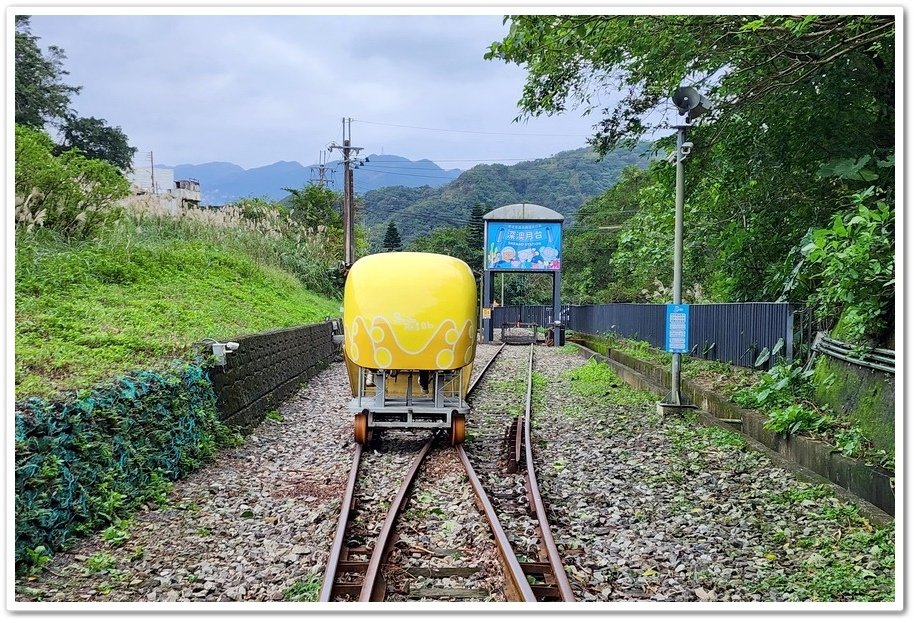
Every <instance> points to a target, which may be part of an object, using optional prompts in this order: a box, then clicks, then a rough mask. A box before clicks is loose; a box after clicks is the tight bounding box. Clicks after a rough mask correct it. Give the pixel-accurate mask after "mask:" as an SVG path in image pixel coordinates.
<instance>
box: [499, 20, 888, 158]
mask: <svg viewBox="0 0 916 623" xmlns="http://www.w3.org/2000/svg"><path fill="white" fill-rule="evenodd" d="M507 20H511V22H512V26H511V28H510V31H509V35H508V36H506V38H505V39H503V40H502V41H499V42H495V43H493V44H492V45H491V46H490V49H489V51H488V52H487V53H486V54H485V58H488V59H494V58H498V59H502V60H504V61H506V62H515V63H518V64H525V65H527V68H528V76H527V79H526V82H525V85H524V89H523V94H522V99H521V101H520V102H519V104H520V105H521V107H522V110H523V114H528V115H539V114H545V113H546V114H553V113H558V112H562V111H564V110H566V108H567V106H568V105H569V103H570V101H571V103H572V105H573V106H574V107H575V106H579V105H584V106H585V108H586V110H587V111H591V110H593V109H594V108H596V107H597V104H596V103H595V102H597V101H598V100H599V99H600V97H599V96H600V94H601V93H602V92H606V91H610V90H614V89H616V88H624V89H626V90H627V92H628V94H627V95H626V96H625V97H624V98H623V99H622V100H620V103H619V104H618V105H617V106H616V107H615V109H614V110H613V112H612V111H611V110H610V109H607V108H605V109H603V112H604V113H605V114H606V115H608V116H607V117H606V118H605V119H604V120H603V121H602V123H601V124H600V128H599V131H598V133H597V134H596V135H595V136H594V137H593V139H592V143H593V144H594V145H595V146H596V148H597V149H598V150H599V151H600V152H602V153H605V152H607V151H608V149H609V148H611V147H612V146H614V145H616V144H617V143H618V142H619V141H620V140H621V139H629V140H631V141H632V140H635V139H638V138H640V137H641V136H643V134H644V133H645V131H646V130H647V129H650V128H651V127H656V128H657V127H659V126H663V125H664V122H656V123H654V124H651V125H646V124H647V123H649V122H647V121H646V120H645V119H646V116H647V114H648V113H649V112H650V111H652V110H654V109H655V108H656V107H657V106H658V105H659V104H660V103H666V102H667V100H668V97H669V96H670V94H671V93H672V92H673V91H674V89H675V88H676V87H677V86H678V85H680V84H681V83H682V82H683V81H685V80H687V81H689V82H691V83H694V84H708V86H709V88H708V92H707V93H706V94H707V95H709V96H710V98H711V99H713V100H714V103H715V104H716V108H717V110H718V113H717V118H718V120H720V121H721V120H725V119H728V120H729V121H731V122H739V123H740V122H741V120H742V115H743V114H744V113H747V112H748V111H749V110H751V109H752V108H754V109H758V110H759V109H769V110H770V114H771V115H778V114H785V112H786V111H785V109H780V108H774V107H773V105H774V104H776V103H777V102H780V101H784V100H786V99H787V96H791V95H792V94H796V93H801V92H814V91H818V90H819V89H824V88H825V87H826V88H828V92H832V91H834V90H835V89H836V85H835V84H834V81H835V79H836V78H838V77H839V75H840V74H842V76H843V78H845V79H844V80H843V85H842V87H841V89H842V90H843V91H845V92H846V94H847V97H846V98H844V100H845V101H843V102H842V106H843V107H845V108H847V109H851V110H855V111H856V112H861V111H869V109H870V108H871V109H872V110H871V111H870V114H868V117H875V116H878V117H881V118H885V119H887V118H888V117H890V118H891V119H892V118H893V106H894V72H893V64H894V25H895V24H894V20H895V17H894V16H893V15H854V16H836V15H817V16H815V15H809V16H779V15H765V16H746V15H631V16H616V17H610V16H602V15H575V16H564V15H522V16H513V17H510V18H507ZM850 70H852V71H850ZM825 103H827V104H828V105H829V107H830V108H833V107H834V106H836V104H835V103H834V102H829V101H826V98H825ZM745 121H746V120H745ZM872 138H873V139H874V140H875V141H876V142H877V143H881V144H883V145H884V146H892V145H893V133H892V132H891V133H890V134H888V133H887V130H886V128H885V129H883V130H882V131H880V132H878V133H877V134H876V135H874V136H873V137H872Z"/></svg>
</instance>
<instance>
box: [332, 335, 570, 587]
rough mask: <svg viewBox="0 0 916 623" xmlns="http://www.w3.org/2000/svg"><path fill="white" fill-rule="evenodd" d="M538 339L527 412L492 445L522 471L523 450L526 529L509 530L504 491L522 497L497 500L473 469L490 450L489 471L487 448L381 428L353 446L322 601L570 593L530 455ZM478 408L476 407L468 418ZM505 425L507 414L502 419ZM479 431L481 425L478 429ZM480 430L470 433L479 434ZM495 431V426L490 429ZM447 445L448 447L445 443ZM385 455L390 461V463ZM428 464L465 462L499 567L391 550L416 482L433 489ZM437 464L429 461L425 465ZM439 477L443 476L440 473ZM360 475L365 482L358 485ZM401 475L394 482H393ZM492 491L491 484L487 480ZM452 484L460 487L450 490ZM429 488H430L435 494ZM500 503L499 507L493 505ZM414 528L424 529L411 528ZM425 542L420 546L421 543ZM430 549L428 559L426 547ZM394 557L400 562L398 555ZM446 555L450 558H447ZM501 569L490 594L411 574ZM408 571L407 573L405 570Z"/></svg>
mask: <svg viewBox="0 0 916 623" xmlns="http://www.w3.org/2000/svg"><path fill="white" fill-rule="evenodd" d="M502 351H503V348H500V350H498V351H497V352H496V353H495V354H494V355H493V357H492V358H490V360H489V361H488V362H487V364H486V365H485V366H484V368H483V369H482V370H481V372H480V373H479V374H478V375H477V377H476V378H475V379H474V381H473V382H472V384H471V389H470V391H469V396H473V392H474V390H475V389H476V388H477V387H478V386H479V384H480V382H481V380H482V379H483V378H484V374H485V373H486V372H487V370H488V369H490V368H491V366H492V365H493V363H494V362H495V361H496V359H497V357H498V356H499V355H500V353H501V352H502ZM532 362H533V347H532V348H530V349H529V350H528V362H527V379H528V381H527V391H526V396H527V397H526V399H525V408H524V411H523V412H522V416H520V418H519V419H517V420H515V421H514V422H515V423H514V424H513V425H512V426H513V427H514V429H515V430H516V431H519V432H518V434H517V435H516V437H517V439H518V442H517V444H515V445H513V446H511V447H510V448H508V449H507V448H506V446H505V444H504V443H502V442H500V443H499V444H498V446H499V447H498V448H496V449H495V451H496V453H497V454H500V453H501V454H502V455H504V456H505V455H506V453H507V450H511V454H512V458H511V459H510V460H509V461H506V460H503V461H500V463H501V467H497V469H502V470H503V471H505V470H506V469H507V468H508V467H509V466H510V465H514V468H515V469H516V471H518V469H517V468H518V467H519V466H520V465H521V464H522V458H524V464H525V467H526V469H525V472H524V473H523V474H519V473H516V474H515V475H514V476H513V478H519V477H520V478H522V479H523V480H524V490H525V491H526V494H525V495H524V496H522V498H523V499H527V500H528V510H527V511H521V510H519V509H518V508H515V509H514V510H513V511H512V512H513V513H515V514H518V513H520V512H524V513H525V514H529V515H530V516H531V519H530V526H531V528H530V530H527V531H526V534H524V535H513V536H510V535H509V534H507V532H506V530H505V529H504V528H503V524H502V522H501V521H500V515H501V514H502V513H503V512H505V508H504V507H505V502H504V499H505V498H511V497H516V498H517V497H518V496H517V495H515V494H514V493H512V492H511V491H496V492H494V493H495V494H496V495H498V496H501V497H499V498H496V499H497V500H498V502H497V504H494V502H493V500H492V499H491V494H488V492H487V489H488V487H487V486H485V484H484V482H483V481H482V479H481V477H480V476H478V474H477V472H476V471H475V469H474V466H473V463H474V462H475V461H476V460H477V459H478V458H482V459H484V460H483V462H482V464H483V465H485V471H487V472H489V470H490V469H491V468H492V463H491V462H489V463H488V462H487V461H486V459H485V457H478V456H475V457H469V455H468V453H467V452H466V451H465V449H464V447H462V446H454V447H448V446H445V443H443V442H445V441H446V440H441V439H437V437H436V435H432V436H429V437H426V438H420V437H419V436H417V435H416V434H412V435H410V436H409V437H406V438H404V437H397V436H396V435H388V434H386V435H383V436H380V438H379V439H377V440H376V442H375V447H374V448H372V449H370V450H368V451H366V450H364V449H363V447H362V446H360V445H359V444H357V445H356V448H355V452H354V456H353V460H352V463H351V468H350V474H349V478H348V481H347V487H346V490H345V492H344V496H343V502H342V505H341V513H340V517H339V519H338V523H337V529H336V531H335V538H334V541H333V543H332V546H331V551H330V554H329V557H328V564H327V567H326V572H325V576H324V581H323V584H322V588H321V592H320V593H319V601H322V602H329V601H386V600H388V601H397V600H416V599H445V600H449V601H456V600H475V601H476V600H480V601H484V600H505V601H573V600H574V596H573V593H572V589H571V588H570V585H569V582H568V580H567V579H566V574H565V571H564V570H563V565H562V562H561V559H560V556H559V553H558V552H557V549H556V545H555V544H554V541H553V538H552V536H551V532H550V527H549V524H548V523H547V517H546V512H545V509H544V505H543V502H542V500H541V497H540V493H539V492H538V487H537V479H536V476H535V474H534V462H533V457H532V453H531V450H530V434H529V433H530V419H531V390H532ZM473 417H474V415H473V411H472V418H473ZM503 425H504V426H506V425H507V422H506V420H505V419H503ZM481 432H482V431H481ZM476 435H477V431H476V430H474V431H473V432H472V434H471V436H476ZM487 436H488V437H489V435H487ZM443 446H445V447H443ZM386 459H387V467H386V466H385V465H384V463H385V462H386ZM432 464H449V465H454V466H455V468H454V469H459V468H457V465H459V464H460V466H461V468H463V471H464V480H466V482H467V484H468V485H470V487H471V489H472V491H473V498H474V501H475V505H476V507H477V509H478V510H479V512H480V514H481V515H482V516H483V518H485V520H486V523H487V525H488V526H489V532H490V534H491V538H492V550H493V551H494V553H495V557H496V559H497V560H498V562H499V568H500V569H501V573H500V572H498V571H496V570H493V569H486V568H483V567H484V566H482V565H481V564H480V561H479V560H476V559H468V560H465V561H462V556H461V552H455V551H450V552H436V551H434V550H429V549H425V548H420V547H413V548H412V549H411V551H410V552H408V553H407V554H403V553H401V552H399V554H401V555H399V556H392V553H393V552H394V551H395V550H396V547H395V544H396V542H397V541H398V537H397V535H398V532H397V529H398V527H399V526H401V527H402V529H407V525H408V524H410V520H407V519H405V518H404V513H403V511H404V509H405V508H406V507H407V506H408V500H409V497H410V493H411V491H412V489H422V490H424V491H426V490H427V488H430V490H432V489H434V488H435V483H436V481H437V477H436V476H427V477H426V480H425V481H424V480H423V478H421V477H420V476H419V475H420V474H421V472H422V471H423V468H424V467H426V466H429V465H432ZM428 471H433V470H428ZM438 479H439V480H441V475H440V476H439V477H438ZM485 479H486V480H492V477H491V474H489V473H486V474H485ZM360 483H362V485H360ZM395 483H397V484H395ZM370 487H371V488H372V489H373V490H374V493H376V494H377V493H378V490H379V489H387V490H389V491H394V489H396V491H394V493H393V494H392V495H391V496H390V497H383V498H382V499H381V500H380V499H378V498H375V499H372V496H369V495H361V494H360V491H361V490H362V491H363V492H364V493H365V492H367V491H368V490H369V488H370ZM491 490H492V488H491ZM453 493H454V492H453ZM430 495H431V494H430ZM498 508H500V509H501V510H497V509H498ZM412 530H413V531H417V530H422V527H419V528H418V527H415V528H413V529H412ZM532 535H534V536H535V539H534V540H535V541H536V543H537V545H536V548H535V551H534V552H532V551H531V548H530V547H528V546H525V547H523V548H522V549H523V550H524V551H521V552H520V551H517V550H518V549H519V544H520V543H530V541H531V536H532ZM419 550H423V551H422V552H420V551H419ZM421 553H422V554H423V555H425V556H426V558H427V564H426V565H425V566H424V565H422V564H420V563H422V561H423V560H424V559H423V557H422V556H421V555H420V554H421ZM395 558H397V559H398V560H400V561H401V562H400V563H394V562H392V560H393V559H395ZM444 560H447V564H443V561H444ZM494 573H500V575H501V577H498V578H494V579H493V580H492V582H491V585H492V586H494V587H499V588H498V589H496V592H497V593H498V594H487V593H486V592H481V591H479V590H477V591H474V590H463V589H461V588H460V587H457V588H456V587H452V588H445V589H442V588H439V589H432V590H430V589H428V588H427V589H424V590H417V589H411V587H410V585H411V584H412V582H411V581H410V579H412V578H417V577H422V576H426V577H438V578H446V577H448V578H470V577H477V578H480V577H481V576H486V575H488V574H489V575H493V574H494ZM405 578H406V579H405Z"/></svg>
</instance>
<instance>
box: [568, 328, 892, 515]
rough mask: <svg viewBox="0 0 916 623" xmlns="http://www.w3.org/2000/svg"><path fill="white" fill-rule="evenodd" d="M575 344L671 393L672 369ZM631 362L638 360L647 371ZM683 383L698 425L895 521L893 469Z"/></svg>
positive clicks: (635, 381) (637, 383) (628, 379)
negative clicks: (789, 433)
mask: <svg viewBox="0 0 916 623" xmlns="http://www.w3.org/2000/svg"><path fill="white" fill-rule="evenodd" d="M569 343H574V342H569ZM575 345H576V347H577V348H578V349H579V354H580V355H581V356H582V357H584V358H586V359H596V360H598V361H601V362H603V363H606V364H608V365H609V366H610V367H611V368H612V369H613V370H614V371H615V372H616V373H617V375H618V376H620V378H621V379H622V380H623V381H624V382H625V383H627V384H628V385H630V386H631V387H634V388H636V389H641V390H644V391H648V392H651V393H654V394H656V395H658V396H661V397H664V396H666V395H667V394H668V391H669V389H670V388H669V387H668V385H670V381H668V382H665V381H663V380H662V379H665V374H666V373H667V374H670V371H668V370H665V369H663V368H661V367H659V366H655V365H653V364H650V363H647V362H644V361H641V360H637V359H634V358H632V357H629V356H627V355H624V354H623V353H619V352H617V351H613V350H611V351H609V354H610V355H611V356H610V357H608V356H605V355H601V354H599V353H596V352H595V351H593V350H591V349H589V348H587V347H585V346H582V345H581V344H575ZM618 358H619V359H622V360H624V361H626V363H624V361H620V360H618ZM637 362H638V363H637ZM627 363H629V364H634V363H635V364H637V365H638V367H639V368H641V369H642V370H644V371H646V372H648V374H644V373H643V372H642V371H640V370H637V369H634V368H635V367H636V366H632V367H631V365H627ZM681 383H682V388H681V389H682V393H684V394H686V396H687V399H688V400H691V401H693V404H694V405H696V408H695V409H692V410H691V412H692V413H693V414H695V416H696V423H697V425H699V426H718V427H720V428H725V429H728V430H730V431H733V432H736V433H738V434H740V435H741V436H742V438H744V440H745V441H746V442H747V444H748V445H749V446H751V447H752V448H754V449H755V450H757V451H759V452H762V453H764V454H766V455H767V456H769V457H770V458H771V459H772V460H773V462H774V463H776V464H777V465H779V466H780V467H782V468H784V469H787V470H789V471H791V472H792V473H794V474H796V475H797V476H798V477H800V478H802V479H803V480H806V481H807V482H810V483H813V484H823V485H827V486H830V487H831V488H832V489H833V490H834V491H835V493H836V496H837V497H838V498H840V499H842V500H844V501H846V502H849V503H851V504H855V505H856V506H857V507H858V508H859V509H860V510H861V512H862V514H863V515H865V516H866V517H867V518H868V520H869V521H870V522H872V523H873V524H876V525H883V524H886V523H888V522H890V521H893V513H894V492H893V486H892V485H891V484H890V478H892V477H893V474H890V473H888V472H886V470H881V469H880V468H874V467H871V466H867V465H864V464H862V463H859V462H857V461H853V460H852V459H849V458H848V457H844V456H842V455H839V454H837V453H836V452H835V451H834V450H833V449H832V448H831V447H830V446H828V445H827V444H825V443H823V442H819V441H816V440H810V439H807V438H804V437H794V436H793V437H790V438H789V439H786V438H785V437H784V436H783V435H775V434H773V433H771V432H770V431H766V430H764V429H763V425H762V423H763V420H764V419H765V418H764V416H763V415H762V414H760V413H758V412H756V411H751V410H748V409H742V408H741V407H738V406H737V405H734V404H732V403H730V402H729V401H728V400H727V399H726V398H725V397H723V396H721V395H718V394H715V393H713V392H709V391H707V390H704V389H702V388H699V387H697V386H696V385H695V384H693V383H690V382H689V381H686V380H685V379H681ZM723 416H724V417H723ZM672 417H676V416H672ZM797 457H800V458H801V461H799V460H798V459H797ZM806 463H807V464H806ZM813 468H817V469H813ZM822 472H823V473H822ZM838 480H839V481H840V482H837V481H838Z"/></svg>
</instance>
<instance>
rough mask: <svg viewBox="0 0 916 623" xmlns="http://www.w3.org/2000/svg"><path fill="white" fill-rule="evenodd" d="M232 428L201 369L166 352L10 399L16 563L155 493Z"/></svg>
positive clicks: (41, 556)
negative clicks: (50, 394)
mask: <svg viewBox="0 0 916 623" xmlns="http://www.w3.org/2000/svg"><path fill="white" fill-rule="evenodd" d="M235 441H237V437H236V436H235V435H234V434H233V433H231V432H230V431H229V430H228V429H227V428H226V426H225V425H224V424H222V422H221V421H220V419H219V416H218V414H217V412H216V396H215V394H214V393H213V386H212V384H211V383H210V381H209V379H208V378H207V376H206V373H205V372H204V370H203V369H202V368H201V367H200V366H199V365H195V364H186V363H181V362H174V363H172V364H170V365H169V366H167V367H166V368H164V369H162V370H160V371H157V372H151V371H137V372H133V373H131V374H128V375H125V376H122V377H120V378H119V379H117V380H116V381H114V382H113V383H110V384H108V385H100V386H97V387H95V388H94V389H92V390H82V391H78V392H77V391H74V392H69V393H68V394H66V395H64V396H63V397H62V399H61V400H57V401H48V400H44V399H40V398H30V399H29V400H27V401H23V402H21V403H19V404H18V405H17V409H16V565H17V571H18V572H21V571H35V570H36V567H40V566H41V564H42V563H43V562H46V561H47V556H48V552H53V551H58V550H60V549H61V548H63V547H65V546H66V545H67V544H68V543H69V542H70V541H71V540H72V539H74V538H76V537H79V536H81V535H85V534H88V533H89V532H90V531H92V530H93V529H96V528H99V527H101V526H104V525H109V524H116V523H117V522H119V521H123V520H124V519H125V518H126V517H127V516H129V514H130V513H131V512H132V511H133V510H135V509H136V508H138V507H139V505H140V504H142V503H144V502H148V501H150V500H159V501H162V500H163V499H164V493H165V492H167V490H168V488H169V483H170V482H171V481H172V480H175V479H177V478H179V477H180V476H182V475H184V474H186V473H188V472H189V471H191V470H193V469H195V468H196V467H198V466H199V465H200V464H201V462H202V461H204V460H206V459H207V458H209V457H210V456H212V455H213V453H214V452H215V450H216V448H217V447H218V446H220V445H229V444H232V443H235Z"/></svg>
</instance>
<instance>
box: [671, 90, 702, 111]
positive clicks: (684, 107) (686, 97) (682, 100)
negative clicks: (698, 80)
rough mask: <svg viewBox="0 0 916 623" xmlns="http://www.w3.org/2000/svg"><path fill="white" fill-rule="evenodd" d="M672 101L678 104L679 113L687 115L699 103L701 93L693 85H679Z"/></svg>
mask: <svg viewBox="0 0 916 623" xmlns="http://www.w3.org/2000/svg"><path fill="white" fill-rule="evenodd" d="M671 101H672V102H674V105H675V106H677V111H678V113H680V114H682V115H686V114H687V113H688V112H690V111H691V110H693V109H694V108H696V107H697V105H699V103H700V94H699V93H697V90H696V89H694V88H693V87H679V88H678V90H677V91H675V92H674V95H672V96H671Z"/></svg>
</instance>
